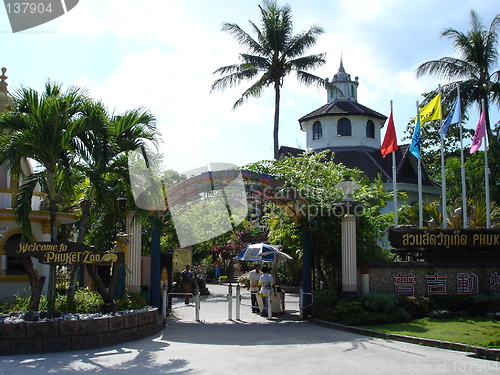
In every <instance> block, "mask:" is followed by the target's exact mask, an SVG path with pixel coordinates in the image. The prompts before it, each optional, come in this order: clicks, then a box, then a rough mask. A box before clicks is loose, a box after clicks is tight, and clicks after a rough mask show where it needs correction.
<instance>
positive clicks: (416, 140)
mask: <svg viewBox="0 0 500 375" xmlns="http://www.w3.org/2000/svg"><path fill="white" fill-rule="evenodd" d="M410 152H411V153H412V154H413V155H415V157H416V158H417V159H420V113H419V114H418V115H417V124H416V125H415V130H414V131H413V137H412V139H411V145H410Z"/></svg>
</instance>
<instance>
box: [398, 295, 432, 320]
mask: <svg viewBox="0 0 500 375" xmlns="http://www.w3.org/2000/svg"><path fill="white" fill-rule="evenodd" d="M398 306H400V307H402V308H404V309H405V310H406V311H407V312H408V314H410V316H411V317H412V318H413V319H418V318H424V317H426V316H427V314H428V313H429V311H430V300H429V298H428V297H424V296H420V297H415V296H398Z"/></svg>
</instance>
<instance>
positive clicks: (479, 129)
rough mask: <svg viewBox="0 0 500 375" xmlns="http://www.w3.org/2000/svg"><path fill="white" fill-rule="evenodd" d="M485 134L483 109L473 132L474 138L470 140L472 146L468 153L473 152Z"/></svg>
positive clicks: (479, 145)
mask: <svg viewBox="0 0 500 375" xmlns="http://www.w3.org/2000/svg"><path fill="white" fill-rule="evenodd" d="M485 135H486V118H485V117H484V111H482V112H481V117H480V118H479V122H478V123H477V126H476V132H475V133H474V140H473V141H472V146H471V147H470V153H471V154H473V153H474V152H476V151H477V150H479V147H481V143H482V142H483V137H484V136H485Z"/></svg>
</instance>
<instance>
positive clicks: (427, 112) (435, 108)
mask: <svg viewBox="0 0 500 375" xmlns="http://www.w3.org/2000/svg"><path fill="white" fill-rule="evenodd" d="M431 120H441V94H440V93H438V94H437V95H436V96H435V97H434V99H432V100H431V101H430V102H429V103H427V104H426V105H425V106H424V107H423V108H422V109H421V110H420V123H421V124H424V123H425V122H427V121H431Z"/></svg>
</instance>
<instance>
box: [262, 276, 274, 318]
mask: <svg viewBox="0 0 500 375" xmlns="http://www.w3.org/2000/svg"><path fill="white" fill-rule="evenodd" d="M259 285H260V293H261V294H262V305H263V306H264V307H263V309H262V312H261V313H260V315H261V316H268V310H267V309H268V308H270V309H272V306H269V303H268V302H269V297H270V296H271V293H272V291H273V285H274V278H273V277H272V276H271V275H270V274H269V269H268V268H267V267H262V275H261V276H260V278H259Z"/></svg>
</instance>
